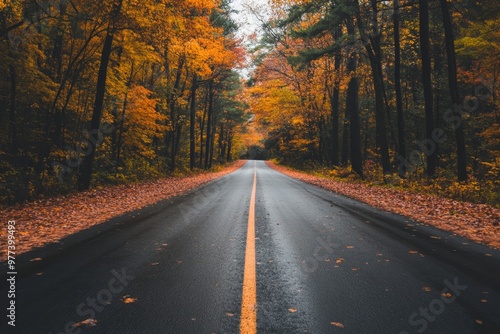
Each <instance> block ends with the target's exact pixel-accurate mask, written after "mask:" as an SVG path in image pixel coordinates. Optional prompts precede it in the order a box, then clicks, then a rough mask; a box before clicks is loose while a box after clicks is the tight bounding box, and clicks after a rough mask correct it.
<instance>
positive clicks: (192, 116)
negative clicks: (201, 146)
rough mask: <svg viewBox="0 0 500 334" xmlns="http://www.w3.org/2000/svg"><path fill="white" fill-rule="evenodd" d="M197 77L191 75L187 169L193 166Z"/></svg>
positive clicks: (191, 168)
mask: <svg viewBox="0 0 500 334" xmlns="http://www.w3.org/2000/svg"><path fill="white" fill-rule="evenodd" d="M197 80H198V77H197V75H196V74H194V75H193V81H192V82H191V107H190V110H189V169H190V170H193V169H194V164H195V158H196V157H195V153H196V152H195V150H196V149H195V132H194V130H195V119H196V89H197V88H198V83H197Z"/></svg>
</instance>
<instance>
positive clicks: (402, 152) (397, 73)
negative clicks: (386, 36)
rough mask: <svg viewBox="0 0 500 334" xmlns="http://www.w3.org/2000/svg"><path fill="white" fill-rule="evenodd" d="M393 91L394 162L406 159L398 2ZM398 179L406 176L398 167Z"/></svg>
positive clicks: (395, 22) (396, 3)
mask: <svg viewBox="0 0 500 334" xmlns="http://www.w3.org/2000/svg"><path fill="white" fill-rule="evenodd" d="M393 5H394V16H393V23H394V89H395V91H396V115H397V124H398V155H399V157H400V159H397V160H396V161H404V160H405V159H406V143H405V122H404V114H403V95H402V93H401V45H400V33H399V20H400V15H399V0H394V3H393ZM398 173H399V176H400V177H403V178H404V177H405V176H406V168H405V167H404V166H400V168H398Z"/></svg>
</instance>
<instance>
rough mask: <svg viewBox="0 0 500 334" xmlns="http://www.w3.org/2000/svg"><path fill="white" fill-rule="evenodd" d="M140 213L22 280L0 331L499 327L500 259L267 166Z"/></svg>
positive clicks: (256, 164) (254, 164) (253, 166)
mask: <svg viewBox="0 0 500 334" xmlns="http://www.w3.org/2000/svg"><path fill="white" fill-rule="evenodd" d="M254 184H255V185H256V188H255V191H254V192H252V188H253V186H254ZM252 195H253V196H254V199H255V201H252ZM103 205H105V203H103ZM134 216H135V218H134V219H133V220H131V219H130V218H127V219H125V218H123V219H117V220H116V221H114V222H112V224H111V227H110V228H108V229H106V230H105V231H101V232H100V233H97V234H96V235H94V236H92V237H90V238H88V237H87V238H86V239H85V240H82V241H81V242H79V243H77V244H76V245H74V246H72V247H69V248H68V249H66V250H65V251H64V253H63V254H59V255H58V256H56V257H53V258H47V259H45V258H43V259H42V261H41V263H40V264H39V265H38V267H36V268H34V269H33V268H32V269H30V270H26V271H25V273H24V274H22V273H20V274H19V276H18V279H17V282H16V290H17V293H16V327H15V328H12V327H2V328H5V330H3V329H2V330H1V332H2V333H23V334H25V333H53V334H56V333H106V334H110V333H117V334H122V333H187V334H190V333H208V334H210V333H238V332H240V329H241V330H242V331H243V332H246V333H252V332H255V329H256V331H257V332H258V333H367V334H369V333H397V334H400V333H500V274H499V271H500V265H499V264H500V255H499V252H498V251H495V250H492V249H489V248H487V247H484V246H481V245H477V244H474V243H473V242H469V241H467V240H465V239H462V238H460V237H457V236H452V235H451V234H449V233H446V232H442V231H438V230H436V229H433V228H430V227H426V226H422V225H420V224H417V223H415V222H412V221H409V220H408V219H406V218H404V217H401V216H397V215H392V214H388V213H384V212H381V211H379V210H376V209H373V208H371V207H369V206H367V205H364V204H362V203H360V202H357V201H354V200H351V199H348V198H345V197H342V196H340V195H337V194H334V193H332V192H329V191H326V190H323V189H320V188H317V187H315V186H311V185H308V184H305V183H303V182H300V181H297V180H294V179H291V178H289V177H287V176H285V175H283V174H280V173H278V172H276V171H274V170H272V169H271V168H269V167H268V166H267V165H266V164H265V162H262V161H249V162H248V163H247V164H246V165H245V166H244V167H242V168H241V169H239V170H237V171H235V172H234V173H232V174H230V175H227V176H225V177H223V178H221V179H218V180H216V181H212V182H211V183H209V184H207V185H205V186H203V187H201V188H199V189H197V190H196V191H193V192H190V193H189V194H186V195H183V196H180V197H177V198H174V199H171V200H168V201H163V202H160V203H159V204H157V205H156V206H154V207H151V208H146V209H143V210H140V211H138V212H136V213H135V214H134ZM252 216H253V217H252ZM141 217H142V218H141ZM252 225H253V227H254V231H253V230H252V229H251V227H252ZM249 226H250V229H249ZM249 231H250V234H248V232H249ZM247 236H249V237H248V238H247ZM36 255H37V253H36V252H34V253H32V254H28V256H30V257H35V256H36ZM245 262H246V263H245ZM244 291H246V292H245V294H246V296H245V297H242V296H243V294H244V293H243V292H244ZM1 294H2V296H5V295H6V294H7V290H6V286H3V287H2V291H1ZM253 294H255V296H252V295H253ZM2 298H3V297H2ZM4 300H5V299H4ZM254 303H255V304H256V305H255V304H254ZM242 304H243V307H242ZM5 305H6V304H5V303H4V306H5ZM3 309H4V310H5V308H3ZM4 312H5V311H4ZM242 312H243V315H242ZM3 318H4V321H3V324H2V326H4V325H5V323H6V320H5V316H3ZM89 319H90V320H89ZM82 321H83V322H82ZM74 323H76V324H77V325H76V326H75V325H74Z"/></svg>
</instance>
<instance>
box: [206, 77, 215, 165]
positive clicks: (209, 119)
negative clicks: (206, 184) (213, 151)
mask: <svg viewBox="0 0 500 334" xmlns="http://www.w3.org/2000/svg"><path fill="white" fill-rule="evenodd" d="M213 104H214V92H213V80H210V82H209V83H208V112H207V138H206V141H205V166H204V168H205V169H208V168H210V164H209V161H208V159H209V158H210V147H211V145H210V144H211V142H212V118H213V108H214V105H213Z"/></svg>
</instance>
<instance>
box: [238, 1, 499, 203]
mask: <svg viewBox="0 0 500 334" xmlns="http://www.w3.org/2000/svg"><path fill="white" fill-rule="evenodd" d="M269 4H270V8H269V10H268V12H267V13H266V14H265V15H264V14H263V13H260V14H259V12H258V10H257V9H255V10H254V12H255V13H256V15H257V16H259V18H260V20H261V22H262V23H263V24H262V27H263V36H262V38H260V39H259V41H258V42H256V43H255V46H254V48H253V49H252V50H251V54H252V56H253V58H254V61H255V63H256V69H255V71H254V72H253V76H252V78H251V79H250V80H249V82H248V83H247V88H246V91H245V94H246V97H247V102H248V104H249V106H250V110H251V111H252V113H253V114H255V115H256V119H257V121H258V123H259V126H260V128H261V131H262V132H263V134H264V138H265V140H264V144H263V149H265V150H267V154H268V155H269V156H271V157H275V158H276V159H277V160H278V161H279V162H280V163H283V164H287V165H291V166H294V167H297V168H300V169H307V170H312V171H315V172H319V173H322V174H323V175H326V176H331V177H337V178H341V179H345V180H347V181H356V180H361V181H362V182H368V183H370V184H380V185H388V186H402V187H405V188H410V189H414V190H417V191H424V192H428V193H433V194H438V195H443V196H447V197H452V198H456V199H462V200H468V201H473V202H480V203H489V204H493V205H498V203H499V202H500V195H499V194H500V181H499V179H500V178H499V176H500V125H499V124H500V123H499V121H500V113H499V112H500V110H499V106H498V101H497V94H498V93H497V86H498V80H499V74H500V73H499V71H500V16H499V13H500V3H498V1H482V2H478V1H470V0H458V1H447V0H433V1H428V0H418V1H417V0H393V1H380V0H356V1H351V0H320V1H307V0H272V1H269Z"/></svg>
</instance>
